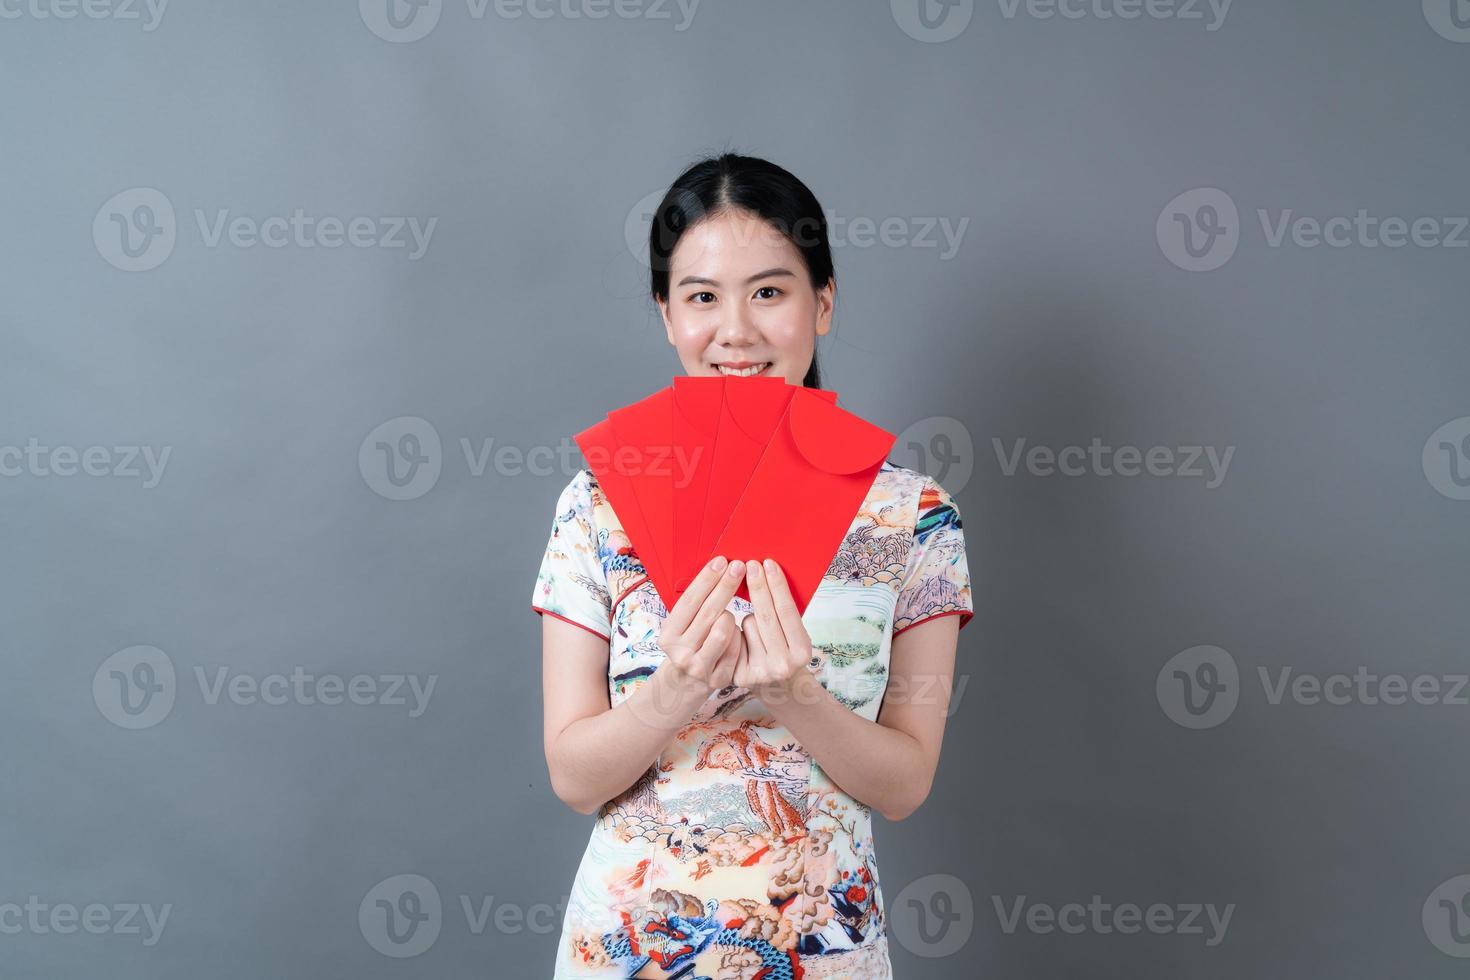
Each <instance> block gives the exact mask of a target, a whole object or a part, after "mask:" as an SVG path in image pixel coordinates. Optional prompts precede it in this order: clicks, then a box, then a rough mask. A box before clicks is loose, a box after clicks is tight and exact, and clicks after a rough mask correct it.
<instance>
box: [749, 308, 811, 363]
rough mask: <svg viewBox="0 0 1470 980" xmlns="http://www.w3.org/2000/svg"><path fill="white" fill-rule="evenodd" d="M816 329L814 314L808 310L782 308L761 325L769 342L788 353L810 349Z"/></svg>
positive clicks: (797, 352) (762, 331)
mask: <svg viewBox="0 0 1470 980" xmlns="http://www.w3.org/2000/svg"><path fill="white" fill-rule="evenodd" d="M815 330H816V327H815V323H814V321H813V319H812V314H811V313H810V311H806V310H802V311H797V310H782V311H781V312H780V313H779V314H775V315H773V316H772V317H771V318H770V319H769V321H767V322H764V323H762V325H761V333H763V334H764V335H765V337H766V340H767V342H768V343H770V344H771V346H773V347H775V348H776V349H777V350H779V351H781V352H782V353H786V354H800V353H805V352H806V351H808V350H810V349H811V346H812V340H813V335H814V333H815Z"/></svg>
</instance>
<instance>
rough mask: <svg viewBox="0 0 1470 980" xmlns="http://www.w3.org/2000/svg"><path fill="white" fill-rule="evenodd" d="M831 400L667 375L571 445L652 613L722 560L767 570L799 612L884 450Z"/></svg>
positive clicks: (802, 391)
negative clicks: (780, 574) (644, 576)
mask: <svg viewBox="0 0 1470 980" xmlns="http://www.w3.org/2000/svg"><path fill="white" fill-rule="evenodd" d="M836 400H837V395H836V393H835V392H832V391H824V390H821V389H811V388H805V387H801V386H798V385H791V384H787V383H786V382H785V381H784V380H783V379H781V378H739V377H729V376H719V377H681V378H675V379H674V381H673V384H671V385H669V386H668V387H666V388H663V389H660V390H659V391H657V392H654V393H653V394H652V395H649V396H648V397H646V398H643V399H640V400H639V401H637V402H634V403H633V404H631V405H628V406H625V407H623V408H620V409H616V410H614V411H612V412H610V413H608V417H607V419H606V420H604V421H602V422H599V423H597V424H596V425H594V426H591V427H590V428H588V429H585V430H583V431H582V432H580V433H578V434H577V435H576V437H575V439H576V442H577V445H578V446H579V447H580V448H581V449H582V454H583V456H585V457H586V459H587V463H588V466H589V468H591V470H592V472H593V475H594V476H596V477H597V481H598V483H599V485H600V486H601V487H602V489H603V492H604V493H605V494H606V496H607V499H608V502H609V503H610V504H611V506H612V508H613V510H614V512H615V513H616V514H617V515H618V518H619V520H620V522H621V523H622V526H623V529H624V531H626V532H627V534H628V537H629V539H630V540H631V541H632V543H633V550H634V551H635V552H636V553H637V555H638V556H639V557H640V558H641V559H642V560H643V565H644V568H645V569H647V571H648V576H649V579H650V580H651V581H652V582H653V586H654V588H655V589H656V590H657V591H658V593H659V597H660V598H661V599H662V600H663V602H664V604H665V606H667V607H669V608H672V607H673V606H674V604H675V603H677V602H678V600H679V596H681V595H682V594H683V593H684V591H685V590H686V589H687V588H688V586H689V583H690V582H691V581H692V580H693V578H694V576H695V575H697V574H698V573H699V570H700V568H701V567H702V566H703V565H704V563H705V562H706V561H708V560H709V559H710V558H711V557H713V556H714V555H716V554H722V555H724V556H726V557H727V558H729V559H732V560H734V559H745V560H759V559H762V558H773V559H775V561H776V562H777V563H778V564H779V565H780V566H781V568H782V570H783V571H784V572H785V574H786V579H787V582H788V584H789V586H790V588H791V593H792V596H793V598H794V599H795V600H796V603H797V607H798V608H799V609H801V610H802V611H805V609H806V607H807V604H808V603H809V602H810V601H811V597H812V594H813V593H814V592H815V591H816V588H817V585H818V584H819V583H820V582H821V579H822V576H823V575H824V574H825V573H826V571H827V568H828V567H829V566H830V565H831V563H832V556H833V555H834V554H836V552H837V549H838V548H839V547H840V546H841V544H842V538H843V536H844V535H845V534H846V532H847V529H848V527H849V525H850V524H851V523H852V519H853V517H854V515H855V514H856V513H857V510H858V508H859V507H860V506H861V505H862V501H863V498H864V496H866V494H867V491H868V488H869V487H870V486H871V485H872V483H873V479H874V478H875V477H876V476H877V472H878V469H879V468H880V467H881V466H882V465H883V460H884V458H885V456H886V455H887V453H888V450H889V449H890V448H891V447H892V445H893V442H894V439H895V436H894V435H893V434H891V433H889V432H886V431H884V430H883V429H881V428H879V427H878V426H875V425H873V424H872V423H870V422H866V421H864V420H863V419H861V418H859V417H858V416H856V415H854V414H852V413H851V412H849V411H847V410H846V409H843V408H839V407H838V406H837V404H836ZM736 594H737V595H739V596H741V597H742V598H749V593H748V592H747V590H746V586H745V585H744V583H742V584H741V587H740V589H739V590H738V591H737V593H736Z"/></svg>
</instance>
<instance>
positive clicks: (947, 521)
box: [874, 460, 964, 542]
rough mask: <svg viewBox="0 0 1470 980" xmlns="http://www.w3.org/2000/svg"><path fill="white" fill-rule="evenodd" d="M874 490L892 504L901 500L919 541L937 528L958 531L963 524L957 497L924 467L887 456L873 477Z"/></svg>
mask: <svg viewBox="0 0 1470 980" xmlns="http://www.w3.org/2000/svg"><path fill="white" fill-rule="evenodd" d="M874 490H875V492H877V493H879V494H880V495H882V496H884V497H886V499H887V500H888V502H889V503H890V504H892V503H899V502H901V503H902V506H903V510H904V513H905V514H906V515H907V516H908V519H909V520H910V521H911V522H912V526H913V529H914V537H915V539H916V540H918V541H920V542H922V541H923V540H924V539H925V538H927V537H928V536H929V535H930V534H932V533H933V532H934V531H935V530H936V529H938V528H950V529H952V530H954V531H959V530H960V529H961V528H962V527H963V526H964V525H963V522H962V521H961V519H960V508H959V505H958V504H957V503H955V500H954V497H953V496H952V495H951V494H950V492H949V491H948V490H946V489H945V488H944V485H943V484H941V483H940V482H939V481H938V480H936V479H935V478H934V477H932V476H930V475H929V474H928V473H925V472H924V471H923V470H915V469H910V468H909V467H907V466H898V465H896V464H894V463H893V462H891V461H889V460H884V461H883V466H882V468H881V469H880V470H879V471H878V478H877V479H876V480H875V481H874Z"/></svg>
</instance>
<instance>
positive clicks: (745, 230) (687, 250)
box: [669, 211, 801, 279]
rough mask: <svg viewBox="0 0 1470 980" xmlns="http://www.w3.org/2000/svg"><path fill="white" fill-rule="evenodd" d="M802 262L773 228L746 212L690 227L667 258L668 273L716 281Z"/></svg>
mask: <svg viewBox="0 0 1470 980" xmlns="http://www.w3.org/2000/svg"><path fill="white" fill-rule="evenodd" d="M800 262H801V252H800V251H799V250H798V249H797V247H796V246H795V245H794V244H792V242H791V239H789V238H787V237H786V236H785V235H784V234H782V233H781V230H780V229H779V228H777V227H776V226H775V225H774V224H772V223H771V222H769V221H766V220H764V219H763V218H761V217H759V216H757V215H754V214H751V213H750V212H749V211H726V212H722V213H720V214H715V215H711V216H709V217H707V218H703V219H701V220H700V221H698V222H696V223H695V224H693V225H691V226H690V227H689V230H688V231H686V232H685V233H684V234H683V236H682V237H681V238H680V239H679V244H678V245H677V246H675V248H674V254H673V255H671V256H670V257H669V266H670V272H672V273H675V274H677V275H700V276H705V277H707V278H710V279H718V278H720V277H721V275H738V274H740V273H742V272H749V271H754V270H757V269H768V268H771V267H772V266H778V265H786V266H787V267H788V268H792V269H795V268H797V265H795V264H793V263H800Z"/></svg>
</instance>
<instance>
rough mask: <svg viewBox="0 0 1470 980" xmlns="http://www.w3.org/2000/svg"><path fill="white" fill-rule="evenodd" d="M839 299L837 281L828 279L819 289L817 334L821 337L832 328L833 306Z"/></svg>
mask: <svg viewBox="0 0 1470 980" xmlns="http://www.w3.org/2000/svg"><path fill="white" fill-rule="evenodd" d="M836 301H837V283H836V281H835V280H832V279H828V280H827V284H826V285H825V286H823V287H822V288H821V289H819V290H817V336H818V337H821V336H824V335H826V333H827V332H828V331H829V330H831V329H832V308H833V306H834V305H835V304H836Z"/></svg>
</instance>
